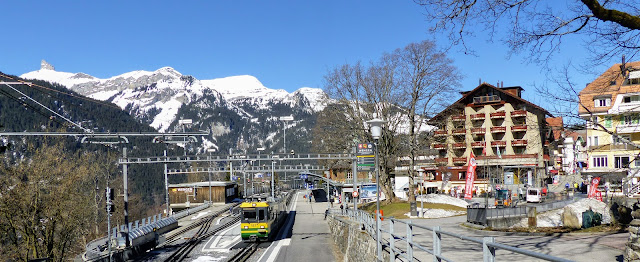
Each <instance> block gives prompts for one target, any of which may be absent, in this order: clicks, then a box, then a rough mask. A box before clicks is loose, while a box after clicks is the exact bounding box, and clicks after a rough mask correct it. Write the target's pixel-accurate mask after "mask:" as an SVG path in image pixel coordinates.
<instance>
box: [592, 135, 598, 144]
mask: <svg viewBox="0 0 640 262" xmlns="http://www.w3.org/2000/svg"><path fill="white" fill-rule="evenodd" d="M591 142H593V144H591V146H598V145H600V144H599V143H598V137H597V136H594V137H592V140H591Z"/></svg>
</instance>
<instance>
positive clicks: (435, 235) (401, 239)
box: [331, 209, 571, 262]
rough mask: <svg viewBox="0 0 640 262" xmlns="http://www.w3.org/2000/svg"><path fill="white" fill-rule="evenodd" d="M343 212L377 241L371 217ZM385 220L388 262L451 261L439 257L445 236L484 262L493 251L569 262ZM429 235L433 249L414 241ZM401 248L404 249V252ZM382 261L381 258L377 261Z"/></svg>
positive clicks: (492, 241)
mask: <svg viewBox="0 0 640 262" xmlns="http://www.w3.org/2000/svg"><path fill="white" fill-rule="evenodd" d="M344 211H345V212H344V213H343V214H344V215H345V216H347V217H348V218H349V219H351V220H354V221H356V222H357V223H359V224H362V226H363V229H364V231H366V232H367V233H368V234H369V236H371V238H373V239H374V240H375V238H376V229H375V218H374V216H372V215H370V214H368V213H366V212H363V211H362V210H357V211H354V210H352V209H348V210H344ZM340 212H341V211H337V212H336V211H335V210H332V212H331V216H333V217H334V218H335V219H337V220H342V219H341V218H340ZM382 219H384V220H385V221H388V226H387V228H388V229H384V228H383V227H382V221H378V223H380V224H381V227H380V232H381V235H382V233H385V234H386V235H388V236H389V237H388V239H384V237H381V239H380V241H381V243H382V246H383V250H386V251H387V252H389V261H391V262H394V261H396V258H398V257H401V258H404V259H405V260H407V261H413V260H414V259H416V257H415V256H414V252H420V251H422V252H426V253H428V254H430V255H431V256H432V257H433V261H453V260H452V259H451V258H447V257H445V256H443V255H442V246H443V243H442V242H443V241H442V236H443V235H447V236H450V237H454V238H457V239H460V240H464V241H467V242H471V243H472V244H477V245H480V246H482V257H483V261H485V262H494V261H496V250H497V249H502V250H507V251H511V252H514V253H518V254H522V255H525V256H529V257H533V258H538V259H542V260H546V261H557V262H568V261H571V260H568V259H564V258H559V257H554V256H550V255H546V254H542V253H538V252H534V251H530V250H526V249H521V248H517V247H512V246H509V245H505V244H501V243H497V242H495V238H494V237H483V238H482V239H479V238H473V237H468V236H464V235H459V234H456V233H452V232H447V231H443V230H441V229H440V227H439V226H435V227H427V226H421V225H416V224H414V223H412V222H411V221H408V222H406V221H402V220H398V219H394V218H392V217H382ZM396 223H400V224H405V225H406V234H404V235H400V234H397V233H396V232H394V228H395V227H396ZM417 229H422V231H424V230H426V231H431V234H429V233H425V232H416V231H418V230H417ZM429 235H431V236H432V243H433V246H432V247H431V248H429V247H425V246H422V245H421V244H420V243H418V242H416V240H419V239H422V240H425V239H424V238H425V236H429ZM403 248H404V249H403ZM378 259H380V260H381V259H382V258H378Z"/></svg>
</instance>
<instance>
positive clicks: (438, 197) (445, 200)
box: [416, 194, 469, 207]
mask: <svg viewBox="0 0 640 262" xmlns="http://www.w3.org/2000/svg"><path fill="white" fill-rule="evenodd" d="M416 201H424V202H426V203H439V204H449V205H452V206H459V207H467V205H469V203H467V201H464V200H462V199H459V198H455V197H451V196H448V195H443V194H428V195H422V196H417V197H416Z"/></svg>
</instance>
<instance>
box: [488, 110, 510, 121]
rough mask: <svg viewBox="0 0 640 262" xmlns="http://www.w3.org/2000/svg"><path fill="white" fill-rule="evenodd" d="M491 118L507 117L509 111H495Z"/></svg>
mask: <svg viewBox="0 0 640 262" xmlns="http://www.w3.org/2000/svg"><path fill="white" fill-rule="evenodd" d="M490 116H491V119H494V118H505V117H507V112H504V111H501V112H495V113H491V115H490Z"/></svg>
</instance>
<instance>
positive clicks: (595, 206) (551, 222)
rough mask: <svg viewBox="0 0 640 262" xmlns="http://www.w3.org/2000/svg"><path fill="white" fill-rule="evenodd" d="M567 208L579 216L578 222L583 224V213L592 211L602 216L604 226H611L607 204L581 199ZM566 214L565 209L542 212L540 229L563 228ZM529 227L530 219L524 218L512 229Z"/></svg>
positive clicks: (539, 219) (590, 199)
mask: <svg viewBox="0 0 640 262" xmlns="http://www.w3.org/2000/svg"><path fill="white" fill-rule="evenodd" d="M566 207H568V208H570V209H571V211H573V213H574V214H577V215H578V221H579V222H580V224H582V212H584V211H587V210H589V208H591V210H592V211H593V212H596V213H600V214H602V224H610V223H611V221H612V219H611V214H609V211H608V210H607V204H605V203H603V202H602V201H598V200H595V199H592V198H585V199H581V200H579V201H577V202H575V203H572V204H569V205H567V206H566ZM563 213H564V209H563V208H561V209H556V210H552V211H547V212H542V213H539V214H538V217H537V221H538V225H537V226H538V227H561V226H563V223H562V214H563ZM527 226H528V218H523V219H522V220H520V222H519V223H518V224H516V225H513V226H512V228H517V227H527Z"/></svg>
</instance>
